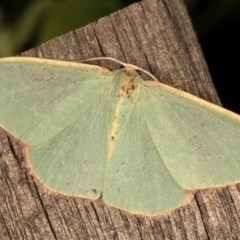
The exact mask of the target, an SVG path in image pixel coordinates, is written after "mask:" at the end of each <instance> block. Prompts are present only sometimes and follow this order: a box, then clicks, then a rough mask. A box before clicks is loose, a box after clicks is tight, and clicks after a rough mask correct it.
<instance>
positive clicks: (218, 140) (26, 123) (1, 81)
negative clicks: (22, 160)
mask: <svg viewBox="0 0 240 240" xmlns="http://www.w3.org/2000/svg"><path fill="white" fill-rule="evenodd" d="M0 126H1V127H2V128H3V129H5V130H6V131H9V132H10V133H11V134H12V135H13V136H14V137H16V138H17V139H20V140H21V141H22V142H23V143H25V154H26V159H27V161H28V164H29V166H30V168H31V170H32V172H33V173H34V175H35V176H36V177H37V179H39V180H40V181H41V182H42V183H43V184H44V185H45V186H46V187H47V188H48V189H50V190H51V191H54V192H57V193H61V194H64V195H69V196H76V197H82V198H88V199H91V200H96V199H99V198H102V199H103V201H104V202H105V203H107V204H108V205H111V206H114V207H116V208H119V209H123V210H126V211H128V212H131V213H136V214H143V215H148V216H154V215H159V214H162V213H163V212H167V211H169V210H171V209H174V208H176V207H178V206H180V205H182V204H183V203H185V202H187V200H188V199H190V198H191V196H192V192H193V191H194V190H197V189H203V188H212V187H220V186H224V185H227V184H232V183H236V182H239V181H240V116H239V115H237V114H235V113H233V112H230V111H228V110H225V109H223V108H221V107H218V106H216V105H214V104H211V103H209V102H206V101H204V100H201V99H199V98H197V97H195V96H193V95H191V94H188V93H185V92H183V91H180V90H177V89H174V88H172V87H169V86H167V85H164V84H161V83H157V82H153V81H144V80H143V79H142V78H141V77H140V76H139V75H138V73H137V72H136V71H135V69H134V68H133V67H132V66H131V65H127V64H126V67H125V68H123V69H120V70H115V71H109V70H107V69H105V68H102V67H98V66H92V65H88V64H80V63H72V62H61V61H55V60H45V59H37V58H23V57H21V58H20V57H12V58H2V59H1V60H0Z"/></svg>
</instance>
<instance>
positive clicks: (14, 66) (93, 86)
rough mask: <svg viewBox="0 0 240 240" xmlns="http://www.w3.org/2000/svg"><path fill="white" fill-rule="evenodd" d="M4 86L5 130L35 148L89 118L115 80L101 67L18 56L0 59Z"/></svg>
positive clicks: (0, 103)
mask: <svg viewBox="0 0 240 240" xmlns="http://www.w3.org/2000/svg"><path fill="white" fill-rule="evenodd" d="M0 86H1V88H0V123H1V126H2V127H3V128H4V129H6V130H8V131H9V132H11V133H12V134H13V135H14V136H16V137H17V138H20V139H21V140H22V141H23V142H25V143H27V144H30V145H36V144H38V143H41V142H43V141H45V140H47V139H49V138H51V137H52V136H54V135H55V134H57V133H58V132H60V131H62V130H63V129H64V128H66V127H67V126H68V125H70V124H72V123H73V122H74V121H75V120H76V119H77V118H78V117H80V116H81V117H85V116H84V111H86V109H88V108H89V107H90V106H91V105H92V104H94V103H95V102H96V101H98V100H97V99H99V98H101V97H102V95H103V93H104V92H105V91H106V89H110V88H111V86H112V76H111V74H109V73H108V71H107V70H106V69H104V68H100V67H97V66H91V65H86V64H79V63H70V62H60V61H54V60H44V59H36V58H20V57H19V58H16V57H13V58H3V59H1V60H0ZM89 121H91V120H90V119H89Z"/></svg>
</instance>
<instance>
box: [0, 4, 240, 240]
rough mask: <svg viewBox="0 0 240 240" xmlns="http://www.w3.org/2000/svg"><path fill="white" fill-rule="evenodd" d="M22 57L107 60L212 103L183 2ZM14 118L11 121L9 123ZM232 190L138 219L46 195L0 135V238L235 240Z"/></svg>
mask: <svg viewBox="0 0 240 240" xmlns="http://www.w3.org/2000/svg"><path fill="white" fill-rule="evenodd" d="M22 55H24V56H36V57H44V58H54V59H61V60H82V59H87V58H90V57H96V56H110V57H114V58H117V59H119V60H121V61H124V62H128V63H132V64H135V65H137V66H140V67H142V68H144V69H146V70H148V71H150V72H152V73H153V74H154V75H155V76H156V77H157V78H158V79H160V80H161V81H162V82H163V83H168V84H171V85H173V84H175V85H176V86H179V87H180V88H181V89H183V90H185V91H188V92H191V93H193V94H195V95H198V96H200V97H202V98H204V99H207V100H209V101H212V102H215V103H218V104H219V100H218V97H217V95H216V93H215V90H214V88H213V86H212V84H211V79H210V76H209V72H208V68H207V66H206V63H205V61H204V58H203V55H202V52H201V49H200V47H199V44H198V42H197V39H196V36H195V34H194V31H193V29H192V26H191V22H190V20H189V17H188V15H187V12H186V9H185V6H184V3H183V1H181V0H168V1H166V0H146V1H142V2H140V3H136V4H133V5H131V6H129V7H128V8H125V9H123V10H121V11H119V12H116V13H113V14H111V15H109V16H107V17H104V18H102V19H100V20H99V21H97V22H96V23H92V24H90V25H87V26H86V27H84V28H80V29H77V30H75V31H72V32H70V33H68V34H66V35H63V36H61V37H59V38H55V39H53V40H51V41H49V42H46V43H44V44H42V45H41V46H39V47H37V48H36V49H32V50H29V51H27V52H25V53H23V54H22ZM13 117H17V116H13ZM239 215H240V187H239V186H235V185H234V186H231V187H226V188H224V189H217V190H212V191H211V192H210V191H199V192H197V193H196V194H195V198H194V199H193V200H192V201H191V202H190V203H189V204H188V205H186V206H183V207H181V208H179V209H177V210H175V211H173V212H172V213H171V214H169V215H166V216H159V217H157V218H152V219H149V218H144V217H139V216H134V215H131V214H127V213H126V212H123V211H120V210H117V209H114V208H110V207H108V206H106V205H105V204H103V203H102V202H101V201H97V202H90V201H88V200H83V199H76V198H70V197H63V196H52V195H51V194H49V193H48V192H46V191H45V189H44V187H43V186H40V185H38V184H37V183H35V182H34V181H33V179H32V177H31V175H30V174H29V172H28V170H27V169H26V164H25V162H24V159H23V157H22V149H21V145H20V143H19V142H16V141H14V140H13V139H12V138H11V136H10V135H9V134H7V133H6V132H5V131H3V130H0V239H4V240H5V239H64V240H65V239H81V240H84V239H144V240H147V239H178V240H179V239H218V240H219V239H240V230H239V229H240V227H239V226H240V219H239Z"/></svg>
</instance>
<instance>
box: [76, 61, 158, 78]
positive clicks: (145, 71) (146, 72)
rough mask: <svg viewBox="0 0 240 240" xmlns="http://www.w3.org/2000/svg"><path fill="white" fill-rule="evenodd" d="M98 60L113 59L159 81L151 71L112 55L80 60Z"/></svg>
mask: <svg viewBox="0 0 240 240" xmlns="http://www.w3.org/2000/svg"><path fill="white" fill-rule="evenodd" d="M96 60H110V61H113V62H116V63H119V64H120V65H122V66H124V67H126V68H131V69H134V70H138V71H141V72H143V73H145V74H147V75H148V76H150V77H151V78H152V79H153V80H154V81H157V82H158V80H157V78H156V77H155V76H154V75H153V74H151V73H150V72H148V71H147V70H145V69H143V68H140V67H138V66H136V65H133V64H129V63H124V62H122V61H119V60H117V59H115V58H112V57H95V58H88V59H86V60H82V61H79V62H88V61H96Z"/></svg>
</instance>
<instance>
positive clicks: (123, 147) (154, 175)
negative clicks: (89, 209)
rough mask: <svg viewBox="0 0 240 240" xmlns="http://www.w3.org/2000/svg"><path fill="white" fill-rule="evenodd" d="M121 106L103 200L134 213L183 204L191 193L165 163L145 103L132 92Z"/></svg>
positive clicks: (149, 211) (157, 212)
mask: <svg viewBox="0 0 240 240" xmlns="http://www.w3.org/2000/svg"><path fill="white" fill-rule="evenodd" d="M135 91H136V90H135ZM127 101H129V103H127ZM134 103H136V104H134ZM121 110H122V111H121V112H120V113H119V114H120V116H118V118H119V120H120V121H119V122H118V131H117V133H116V136H115V137H114V139H113V141H115V143H114V146H113V148H114V150H113V151H112V155H111V156H110V158H109V159H108V164H107V171H106V176H105V180H104V188H103V200H104V201H105V202H106V203H107V204H109V205H111V206H114V207H118V208H120V209H124V210H127V211H129V212H132V213H138V214H143V215H152V216H153V215H157V214H160V213H162V212H165V211H168V210H170V209H173V208H176V207H178V206H180V205H182V204H183V203H184V202H185V201H186V199H187V198H189V197H190V196H191V194H187V193H186V192H184V191H183V190H182V189H181V188H180V187H179V186H178V185H177V183H176V182H175V181H174V178H173V177H172V176H171V174H170V173H169V171H168V170H167V168H166V167H165V165H164V162H163V161H162V156H161V153H160V152H159V151H158V149H157V148H156V146H155V143H154V142H153V139H152V136H151V132H150V130H149V127H148V125H147V122H146V121H145V119H144V115H143V112H142V103H141V102H138V101H137V97H136V98H134V96H133V95H131V97H130V98H127V99H126V100H125V102H123V103H122V108H121Z"/></svg>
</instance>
